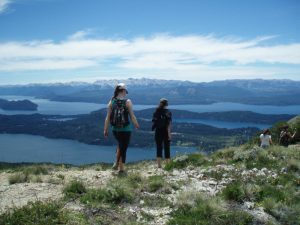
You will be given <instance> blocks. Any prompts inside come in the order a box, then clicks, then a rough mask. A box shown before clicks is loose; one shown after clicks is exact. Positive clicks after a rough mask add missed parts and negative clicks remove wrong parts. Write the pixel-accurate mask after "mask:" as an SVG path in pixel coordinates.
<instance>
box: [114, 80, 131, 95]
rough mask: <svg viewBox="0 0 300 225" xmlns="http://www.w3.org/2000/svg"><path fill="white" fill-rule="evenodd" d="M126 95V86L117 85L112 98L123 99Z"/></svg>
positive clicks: (122, 84)
mask: <svg viewBox="0 0 300 225" xmlns="http://www.w3.org/2000/svg"><path fill="white" fill-rule="evenodd" d="M126 94H128V91H127V88H126V85H125V84H124V83H119V84H118V85H117V86H116V87H115V91H114V98H116V97H117V96H121V97H124V96H125V95H126Z"/></svg>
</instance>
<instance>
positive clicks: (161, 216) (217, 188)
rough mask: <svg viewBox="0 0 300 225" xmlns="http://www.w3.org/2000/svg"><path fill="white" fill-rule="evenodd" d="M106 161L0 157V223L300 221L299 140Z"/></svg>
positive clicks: (272, 224)
mask: <svg viewBox="0 0 300 225" xmlns="http://www.w3.org/2000/svg"><path fill="white" fill-rule="evenodd" d="M289 123H290V126H291V128H292V129H293V128H294V127H299V120H296V119H293V120H292V123H291V121H289ZM293 126H294V127H293ZM278 127H279V124H276V125H274V127H273V128H272V132H278V131H277V130H276V129H278ZM110 167H111V165H107V164H93V165H86V166H81V167H73V166H71V165H48V164H47V165H43V164H26V165H23V164H20V165H16V164H0V181H1V182H0V190H1V192H0V199H1V202H0V224H12V225H13V224H70V225H71V224H78V225H87V224H115V225H117V224H118V225H119V224H128V225H133V224H135V225H137V224H169V225H175V224H176V225H177V224H178V225H198V224H199V225H201V224H211V225H224V224H225V225H227V224H228V225H233V224H240V225H246V224H249V225H250V224H253V225H254V224H255V225H257V224H269V225H277V224H278V225H279V224H293V225H298V224H300V189H299V188H300V145H299V144H297V143H294V144H292V145H290V146H289V147H287V148H286V147H282V146H278V145H276V144H275V145H273V146H271V147H269V148H268V149H262V148H260V147H258V145H257V143H255V140H252V141H251V142H249V143H247V144H245V145H241V146H238V147H230V148H225V149H221V150H218V151H216V152H214V153H213V154H210V155H203V154H201V153H194V154H190V155H181V156H178V157H176V158H173V159H172V161H171V162H170V163H169V164H167V165H164V168H163V169H158V168H157V167H156V163H155V162H154V161H143V162H138V163H132V164H128V165H127V166H126V170H127V173H126V174H125V175H124V174H123V175H118V173H116V172H115V171H113V170H111V169H110Z"/></svg>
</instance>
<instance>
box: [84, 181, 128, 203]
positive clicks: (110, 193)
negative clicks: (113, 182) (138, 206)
mask: <svg viewBox="0 0 300 225" xmlns="http://www.w3.org/2000/svg"><path fill="white" fill-rule="evenodd" d="M132 200H133V196H132V194H131V193H129V192H128V190H126V189H124V188H122V187H120V186H111V187H107V188H106V189H92V190H89V191H88V192H87V193H86V194H84V195H83V196H82V197H81V198H80V201H81V202H82V203H84V204H89V205H95V204H98V203H111V204H119V203H123V202H128V203H130V202H132Z"/></svg>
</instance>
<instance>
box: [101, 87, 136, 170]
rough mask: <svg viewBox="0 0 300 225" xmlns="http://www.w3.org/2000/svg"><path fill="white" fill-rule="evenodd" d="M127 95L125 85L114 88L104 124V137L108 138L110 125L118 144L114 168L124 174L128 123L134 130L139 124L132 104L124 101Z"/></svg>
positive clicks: (128, 139)
mask: <svg viewBox="0 0 300 225" xmlns="http://www.w3.org/2000/svg"><path fill="white" fill-rule="evenodd" d="M127 94H128V91H127V89H126V86H125V84H123V83H120V84H118V85H117V86H116V88H115V91H114V96H113V97H112V98H111V100H110V101H109V103H108V106H107V115H106V118H105V123H104V136H105V137H108V127H109V123H110V124H111V126H112V131H113V134H114V137H115V138H116V140H117V142H118V146H117V150H116V162H115V164H114V166H115V168H117V169H118V172H119V173H123V172H124V164H125V162H126V152H127V148H128V145H129V141H130V136H131V131H132V127H131V124H130V121H131V122H132V123H133V125H134V126H135V128H136V129H138V128H139V124H138V122H137V119H136V117H135V115H134V113H133V109H132V107H133V106H132V102H131V101H130V99H126V95H127ZM129 117H130V120H129Z"/></svg>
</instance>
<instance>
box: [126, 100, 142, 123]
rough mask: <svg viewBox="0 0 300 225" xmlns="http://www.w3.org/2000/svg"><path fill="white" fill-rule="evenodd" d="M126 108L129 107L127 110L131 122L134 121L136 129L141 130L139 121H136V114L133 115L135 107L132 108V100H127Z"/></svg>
mask: <svg viewBox="0 0 300 225" xmlns="http://www.w3.org/2000/svg"><path fill="white" fill-rule="evenodd" d="M126 107H127V109H128V112H129V116H130V119H131V121H132V123H133V125H134V127H135V128H136V129H138V128H140V125H139V123H138V121H137V119H136V117H135V115H134V113H133V109H132V108H133V106H132V102H131V101H130V99H128V100H127V102H126Z"/></svg>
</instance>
